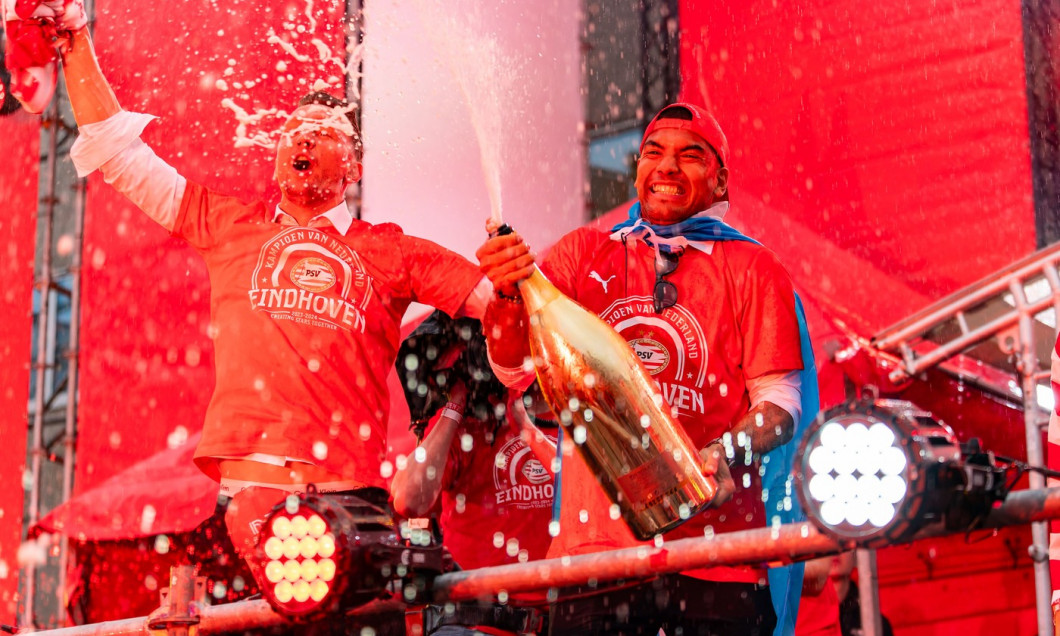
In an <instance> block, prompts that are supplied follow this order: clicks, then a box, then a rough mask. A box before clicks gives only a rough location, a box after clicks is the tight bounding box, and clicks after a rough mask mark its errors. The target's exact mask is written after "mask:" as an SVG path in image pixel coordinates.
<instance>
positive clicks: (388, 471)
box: [379, 461, 394, 479]
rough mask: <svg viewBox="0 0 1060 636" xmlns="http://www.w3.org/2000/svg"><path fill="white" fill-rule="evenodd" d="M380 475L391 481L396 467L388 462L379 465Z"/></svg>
mask: <svg viewBox="0 0 1060 636" xmlns="http://www.w3.org/2000/svg"><path fill="white" fill-rule="evenodd" d="M379 474H380V475H381V476H382V477H383V479H390V477H391V476H392V475H393V474H394V465H393V464H391V463H390V462H388V461H384V462H383V463H382V464H379Z"/></svg>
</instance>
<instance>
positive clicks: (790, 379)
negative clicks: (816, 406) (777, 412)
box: [747, 371, 802, 428]
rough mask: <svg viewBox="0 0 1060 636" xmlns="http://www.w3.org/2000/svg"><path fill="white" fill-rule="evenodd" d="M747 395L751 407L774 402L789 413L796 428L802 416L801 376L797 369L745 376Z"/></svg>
mask: <svg viewBox="0 0 1060 636" xmlns="http://www.w3.org/2000/svg"><path fill="white" fill-rule="evenodd" d="M747 395H748V397H749V398H750V400H751V407H752V408H753V407H755V406H758V405H759V404H761V403H762V402H769V403H771V404H776V405H777V406H779V407H780V408H782V409H784V410H785V411H787V412H788V414H790V415H791V419H792V420H793V421H794V422H795V427H796V428H797V427H798V426H799V419H800V417H801V416H802V378H801V377H800V374H799V372H798V371H788V372H787V373H785V372H778V373H767V374H765V375H760V376H756V377H753V378H747Z"/></svg>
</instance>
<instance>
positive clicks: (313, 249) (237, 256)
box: [173, 183, 481, 487]
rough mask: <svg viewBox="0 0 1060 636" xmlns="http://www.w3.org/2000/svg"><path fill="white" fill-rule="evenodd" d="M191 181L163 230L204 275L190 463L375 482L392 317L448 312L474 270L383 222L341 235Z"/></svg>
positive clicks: (380, 480) (393, 339)
mask: <svg viewBox="0 0 1060 636" xmlns="http://www.w3.org/2000/svg"><path fill="white" fill-rule="evenodd" d="M269 218H270V215H269V214H268V211H267V209H266V206H265V204H264V203H262V202H254V203H250V204H245V203H241V202H240V201H238V200H236V199H235V198H232V197H228V196H222V195H218V194H215V193H213V192H210V191H209V190H207V189H205V188H203V187H202V186H199V185H196V184H192V183H189V184H188V187H187V191H186V192H185V194H184V199H183V200H182V202H181V209H180V213H179V215H178V218H177V220H176V223H175V226H174V229H173V235H174V236H177V237H180V238H183V239H185V240H186V241H188V243H190V244H191V245H192V246H193V247H195V248H196V249H197V250H198V251H199V252H200V253H201V254H202V256H203V258H204V259H205V260H206V265H207V268H208V270H209V273H210V288H211V291H210V310H211V317H212V322H211V326H210V328H211V334H212V336H213V339H214V346H215V350H216V354H215V355H216V372H217V382H216V387H215V389H214V394H213V397H212V399H211V400H210V405H209V407H208V409H207V412H206V423H205V426H204V429H203V437H202V440H201V441H200V443H199V446H198V448H197V449H196V452H195V461H196V464H198V465H199V467H200V468H202V470H203V471H204V472H206V473H207V474H209V475H211V476H213V477H214V478H217V477H218V473H217V467H216V463H215V458H217V457H243V456H246V455H249V454H252V453H264V454H268V455H274V456H278V457H286V458H290V459H297V460H301V461H308V462H310V463H313V464H316V465H319V466H322V467H324V468H326V469H328V470H330V471H332V472H334V473H337V474H340V475H343V476H344V477H346V478H348V479H353V480H357V481H359V482H361V483H363V484H365V485H370V486H379V487H385V483H386V481H385V479H384V477H383V476H382V475H381V474H380V463H381V462H382V460H383V458H384V454H385V452H386V423H387V415H388V411H389V396H388V392H387V388H386V376H387V373H388V372H389V371H390V369H391V367H392V366H393V363H394V358H395V357H396V355H397V348H398V343H399V338H400V324H401V317H402V316H403V315H404V313H405V309H406V308H407V307H408V305H409V303H411V302H412V301H418V302H422V303H424V304H428V305H432V306H434V307H437V308H439V309H441V310H442V311H445V312H446V313H448V314H450V315H452V314H454V313H455V312H456V311H457V310H458V309H459V308H460V307H461V305H462V304H463V302H464V300H465V299H466V298H467V296H468V294H469V293H470V291H471V289H473V288H474V286H475V285H476V283H477V282H478V280H479V279H480V278H481V274H480V273H479V272H478V269H477V268H476V267H475V266H474V265H472V264H471V263H470V262H468V261H467V260H466V259H464V258H463V257H461V256H459V255H458V254H456V253H454V252H451V251H449V250H446V249H445V248H442V247H440V246H438V245H436V244H434V243H431V242H430V241H426V240H422V239H417V238H413V237H410V236H405V235H404V234H403V233H402V232H401V229H400V228H398V227H397V226H396V225H393V224H389V223H388V224H382V225H372V224H370V223H366V222H363V221H358V220H354V221H353V225H352V226H351V227H350V229H349V231H348V232H347V233H346V235H345V236H344V235H341V234H339V232H338V231H337V230H336V229H335V228H334V227H333V226H331V225H330V224H326V225H325V226H322V227H302V226H282V225H279V224H277V223H273V222H271V221H270V220H268V219H269Z"/></svg>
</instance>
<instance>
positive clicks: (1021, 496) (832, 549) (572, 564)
mask: <svg viewBox="0 0 1060 636" xmlns="http://www.w3.org/2000/svg"><path fill="white" fill-rule="evenodd" d="M1057 518H1060V488H1050V489H1034V490H1021V491H1016V492H1013V493H1011V494H1010V495H1009V496H1008V498H1007V499H1006V501H1005V502H1004V503H1003V504H1002V505H1001V506H1000V507H998V508H996V509H994V510H993V511H992V512H991V513H990V515H989V516H988V517H987V519H986V521H985V524H984V527H987V528H999V527H1003V526H1010V525H1019V524H1026V523H1032V522H1042V521H1046V520H1048V519H1057ZM945 534H952V532H948V531H946V530H945V529H944V528H943V527H942V526H941V525H937V526H929V527H927V528H925V529H923V530H922V531H921V532H919V533H918V534H917V536H916V537H915V538H918V539H919V538H925V537H929V536H942V535H945ZM850 547H851V546H849V545H845V544H843V543H840V542H839V541H836V540H835V539H832V538H830V537H828V536H826V535H824V534H822V533H820V532H818V530H817V528H816V527H814V526H813V524H811V523H809V522H803V523H795V524H787V525H783V526H778V527H776V528H760V529H756V530H745V531H741V532H732V533H727V534H719V535H715V536H714V537H712V538H695V539H679V540H676V541H669V542H666V543H665V544H663V545H661V546H658V547H635V548H625V549H621V550H609V551H606V552H597V553H594V554H583V555H578V556H571V557H562V558H558V559H546V560H541V561H532V562H529V563H517V564H512V565H501V566H494V567H488V568H480V569H477V570H467V571H463V572H453V573H449V574H443V575H441V576H438V577H437V578H435V579H434V582H433V585H432V588H431V591H432V595H433V598H432V600H433V601H434V602H437V603H444V602H446V601H469V600H478V599H481V598H483V597H492V598H496V597H497V595H498V594H499V593H500V592H501V591H504V592H507V593H508V594H514V593H520V592H533V591H540V590H546V589H549V588H558V587H565V586H573V585H584V584H586V583H588V582H589V581H591V580H592V581H596V582H598V583H603V582H607V581H614V580H619V579H631V578H648V577H652V576H655V575H657V574H666V573H673V572H681V571H685V570H690V569H694V568H700V567H709V566H719V565H738V564H769V565H779V564H784V563H791V562H795V561H802V560H806V559H810V558H813V557H817V556H824V555H828V554H836V553H839V552H842V551H844V550H847V549H849V548H850ZM197 585H198V584H197V583H196V582H195V580H194V576H193V568H191V567H190V566H181V567H179V568H174V570H173V574H172V575H171V580H170V588H169V593H168V594H167V595H166V598H165V600H164V602H163V605H162V607H160V608H159V609H158V610H157V611H155V612H154V613H152V614H151V616H141V617H138V618H130V619H126V620H121V621H110V622H106V623H95V624H92V625H81V626H77V627H67V628H64V629H56V630H45V631H39V632H36V633H37V634H38V635H40V636H96V635H100V636H102V635H104V634H106V635H108V636H119V635H122V634H130V635H132V634H140V635H143V636H147V635H148V634H151V633H155V634H157V633H158V632H157V631H154V632H152V630H161V629H165V630H166V631H167V632H168V633H170V634H173V635H177V634H185V633H187V630H188V629H189V626H194V627H195V628H196V629H197V631H198V632H199V633H203V634H220V633H225V632H236V631H245V630H247V629H253V628H265V627H275V626H277V625H283V624H285V623H287V622H288V619H287V618H285V617H283V616H282V615H280V614H278V613H276V612H275V611H273V609H272V608H271V607H270V606H269V605H268V603H267V602H266V601H262V600H254V601H238V602H235V603H229V604H226V605H217V606H209V605H206V604H205V603H206V601H205V594H203V593H201V592H198V593H196V591H195V590H196V589H197V588H196V586H197ZM393 606H394V608H395V611H402V609H403V608H404V606H403V605H401V604H394V605H393ZM377 607H378V605H376V606H375V607H373V610H375V611H377V609H375V608H377ZM410 609H411V610H412V611H415V608H410ZM348 617H349V619H350V620H351V621H356V618H357V612H354V613H352V614H350V615H348ZM1050 629H1051V628H1050Z"/></svg>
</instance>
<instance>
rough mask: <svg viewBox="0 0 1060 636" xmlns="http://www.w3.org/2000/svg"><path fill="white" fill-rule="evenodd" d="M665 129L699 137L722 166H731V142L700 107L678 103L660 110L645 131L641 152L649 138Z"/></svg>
mask: <svg viewBox="0 0 1060 636" xmlns="http://www.w3.org/2000/svg"><path fill="white" fill-rule="evenodd" d="M664 128H678V129H680V130H688V131H690V132H693V133H695V134H697V135H699V136H700V137H702V138H703V140H704V141H706V142H707V143H708V144H710V147H711V148H713V149H714V152H715V153H717V155H718V159H719V160H721V165H723V166H727V165H729V142H728V140H726V139H725V133H723V132H721V126H720V125H719V124H718V120H716V119H714V116H713V115H711V114H710V113H708V112H707V111H705V110H703V109H702V108H700V107H699V106H696V105H695V104H688V103H685V102H677V103H674V104H670V105H669V106H666V107H665V108H663V109H662V110H660V111H659V114H657V115H656V116H655V119H652V120H651V123H650V124H648V127H647V128H645V129H644V136H643V137H642V138H641V140H640V150H641V152H643V151H644V142H645V141H647V140H648V137H650V136H651V134H652V133H654V132H655V131H656V130H662V129H664Z"/></svg>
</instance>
